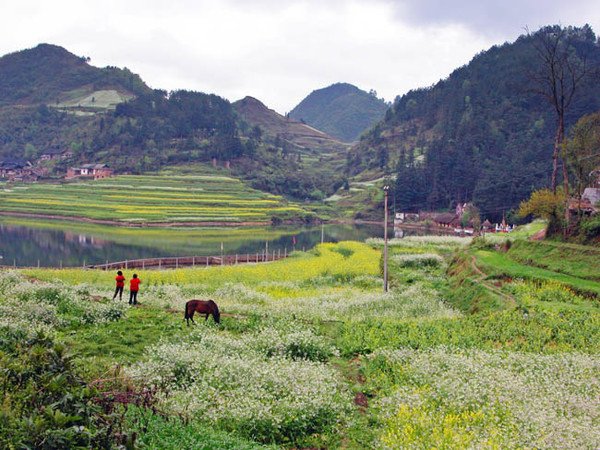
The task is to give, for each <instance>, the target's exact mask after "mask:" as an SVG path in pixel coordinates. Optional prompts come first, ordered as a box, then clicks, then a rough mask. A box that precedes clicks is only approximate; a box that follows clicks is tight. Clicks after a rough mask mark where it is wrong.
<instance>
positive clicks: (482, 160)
mask: <svg viewBox="0 0 600 450" xmlns="http://www.w3.org/2000/svg"><path fill="white" fill-rule="evenodd" d="M558 30H560V28H559V27H546V28H543V29H541V30H540V31H538V32H537V33H536V34H533V35H524V36H521V37H520V38H519V39H517V40H516V41H515V42H512V43H505V44H503V45H498V46H494V47H492V48H490V49H489V50H487V51H484V52H482V53H480V54H478V55H476V56H475V57H474V58H473V60H472V61H471V62H470V63H469V64H467V65H465V66H463V67H461V68H459V69H457V70H455V71H454V72H453V73H452V74H451V75H450V76H449V77H448V78H447V79H445V80H441V81H439V82H438V83H436V84H435V85H434V86H432V87H429V88H423V89H418V90H414V91H411V92H409V93H407V94H406V95H403V96H402V97H399V98H398V99H397V100H396V102H395V103H394V105H393V107H392V108H391V109H390V110H388V112H387V113H386V115H385V118H384V120H382V121H381V122H380V123H378V124H377V125H376V126H375V127H374V128H373V129H372V130H371V131H370V132H369V133H368V134H367V135H366V136H365V137H364V138H363V139H362V140H361V141H360V143H359V144H358V145H356V146H355V147H354V148H353V150H352V156H351V157H350V158H349V159H348V165H347V170H348V172H349V174H356V173H360V172H361V171H363V170H366V169H371V170H375V169H377V170H379V171H380V172H381V173H383V172H385V171H388V172H393V173H396V174H397V175H398V176H397V179H398V184H397V186H396V190H397V193H398V195H396V200H397V205H396V206H397V208H400V209H403V210H418V209H421V208H434V209H435V208H448V207H452V205H454V204H456V202H465V201H471V200H473V201H475V203H476V204H477V205H478V206H479V208H480V209H481V211H482V212H483V213H484V215H486V216H487V217H496V218H498V217H500V218H501V216H502V211H504V210H509V209H510V208H512V207H515V206H517V205H518V204H519V202H520V201H521V200H522V199H524V198H526V197H527V196H528V195H529V194H530V192H531V191H532V190H533V189H536V188H539V187H541V186H548V185H549V179H550V175H551V168H552V160H551V155H552V151H553V142H554V136H555V133H556V118H555V113H554V110H553V108H552V106H551V105H550V103H548V102H547V101H546V99H545V98H543V96H541V95H539V94H538V93H536V92H534V90H535V89H536V88H539V86H538V85H536V84H535V82H534V81H533V78H532V74H533V73H536V71H539V70H540V65H541V63H540V59H539V56H538V54H537V52H536V50H535V47H534V45H535V43H536V39H537V38H538V37H540V34H543V33H547V34H551V33H555V32H557V31H558ZM564 31H565V42H564V45H567V44H568V45H569V46H570V51H571V55H570V58H571V62H572V64H573V65H582V64H583V62H584V59H585V61H586V64H587V65H588V67H590V68H594V66H595V67H596V68H597V67H598V65H599V64H600V45H599V43H598V41H597V40H596V36H595V35H594V33H593V32H592V30H591V28H590V27H589V26H585V27H583V28H566V29H564ZM599 87H600V84H599V82H598V78H597V77H596V78H594V77H591V76H590V77H588V78H586V79H585V80H584V81H583V82H582V84H581V85H580V86H579V89H578V91H577V92H576V96H575V97H574V99H573V102H572V104H571V106H570V108H569V110H568V111H567V115H566V127H567V132H568V129H569V127H570V126H572V125H573V124H574V123H575V122H576V121H577V119H578V118H580V117H581V116H583V115H585V114H588V113H591V112H594V111H597V110H600V89H599Z"/></svg>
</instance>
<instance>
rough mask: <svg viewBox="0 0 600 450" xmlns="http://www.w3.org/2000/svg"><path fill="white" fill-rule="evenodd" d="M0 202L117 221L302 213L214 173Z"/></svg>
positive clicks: (40, 188)
mask: <svg viewBox="0 0 600 450" xmlns="http://www.w3.org/2000/svg"><path fill="white" fill-rule="evenodd" d="M0 203H1V204H2V208H1V210H2V211H4V212H17V213H34V214H46V215H52V216H61V217H65V218H68V217H83V218H88V219H98V220H112V221H117V222H123V223H151V222H194V223H203V222H224V223H240V222H268V223H270V222H271V218H272V217H273V216H277V217H279V218H292V217H302V216H303V215H304V214H305V211H304V210H303V209H302V208H301V207H300V206H298V205H296V204H293V203H288V202H287V201H286V200H285V199H283V198H282V197H279V196H275V195H270V194H266V193H264V192H260V191H257V190H254V189H251V188H249V187H248V186H246V185H245V184H244V183H243V182H242V181H240V180H239V179H237V178H230V177H226V176H218V175H196V176H193V175H185V176H176V175H172V176H168V177H167V176H161V175H155V176H152V175H144V176H136V175H123V176H118V177H114V178H108V179H104V180H97V181H88V182H83V181H82V182H71V183H63V184H42V183H36V184H23V185H15V186H11V187H7V186H4V187H3V189H1V190H0Z"/></svg>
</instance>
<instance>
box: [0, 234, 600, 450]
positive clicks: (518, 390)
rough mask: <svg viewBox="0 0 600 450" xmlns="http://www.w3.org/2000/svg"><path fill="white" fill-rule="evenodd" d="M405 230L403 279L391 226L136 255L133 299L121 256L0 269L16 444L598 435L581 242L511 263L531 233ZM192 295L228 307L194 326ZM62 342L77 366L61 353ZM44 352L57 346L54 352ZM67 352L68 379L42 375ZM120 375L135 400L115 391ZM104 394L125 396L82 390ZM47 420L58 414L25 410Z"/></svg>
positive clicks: (437, 444)
mask: <svg viewBox="0 0 600 450" xmlns="http://www.w3.org/2000/svg"><path fill="white" fill-rule="evenodd" d="M390 244H391V245H390V252H389V264H390V266H389V269H390V287H391V289H390V291H389V292H388V293H384V292H383V289H382V279H381V245H382V242H381V240H378V239H373V240H369V241H368V243H366V244H363V243H357V242H342V243H339V244H323V245H320V246H318V247H317V248H315V249H314V250H312V251H311V252H308V253H303V252H298V253H295V254H294V256H292V257H291V258H288V259H287V260H283V261H277V262H274V263H268V264H262V265H248V266H238V267H211V268H206V269H205V268H202V269H200V268H196V269H182V270H169V271H148V272H140V273H139V274H140V277H141V279H142V290H141V293H140V298H139V300H140V302H141V305H140V306H138V307H135V308H128V307H126V305H125V302H124V301H123V302H119V301H111V300H110V299H109V298H110V296H111V294H112V289H113V286H112V284H113V275H114V274H112V273H105V272H99V271H98V272H93V271H85V270H79V269H78V270H75V269H71V270H21V271H10V272H2V273H0V312H1V314H0V364H1V365H3V366H6V368H7V369H8V370H4V371H1V372H0V386H4V387H3V389H4V392H13V394H12V395H10V396H8V397H7V399H6V400H5V401H4V404H3V406H2V408H1V409H0V415H3V416H2V417H3V418H6V419H7V420H6V421H5V422H2V421H0V424H2V423H6V424H8V425H0V446H4V447H8V446H10V445H15V446H18V445H24V443H26V444H27V445H29V446H33V447H35V446H36V442H40V441H41V440H42V439H49V438H48V436H49V434H48V431H47V430H52V434H51V436H52V438H53V439H58V438H57V436H58V437H60V438H61V439H63V440H64V442H69V443H73V442H76V443H78V444H79V445H81V446H83V447H91V446H94V445H98V444H97V443H98V442H102V439H105V442H109V441H110V442H118V443H121V444H122V445H127V443H129V444H131V445H133V443H132V440H133V439H134V436H135V445H137V446H138V447H139V448H173V449H175V448H177V449H192V448H207V449H215V448H223V449H226V448H240V449H245V448H248V449H250V448H252V449H254V448H347V449H365V448H390V449H397V448H446V449H463V448H573V449H575V448H577V449H578V448H597V447H598V446H600V432H599V431H598V430H599V429H600V428H599V427H598V415H597V411H598V409H599V408H598V407H599V406H600V405H599V403H598V399H599V398H600V383H599V379H600V377H599V375H600V306H599V304H598V301H597V295H595V294H594V292H593V291H594V289H592V288H593V286H594V283H596V284H595V285H597V284H598V283H597V282H596V281H595V280H594V276H593V273H592V274H591V275H589V276H587V278H586V277H585V276H584V277H581V278H580V277H577V274H576V273H575V272H576V270H573V271H571V270H570V269H569V267H568V263H566V262H565V261H567V260H568V258H566V257H565V252H567V253H568V252H569V250H568V248H569V247H567V246H565V247H560V245H559V247H560V248H559V250H560V253H557V254H554V253H552V252H551V253H550V254H546V256H545V258H546V259H545V262H544V264H545V266H546V268H544V269H542V268H540V267H534V266H528V265H526V264H523V263H522V265H523V266H524V267H530V268H531V273H529V274H528V275H529V276H528V277H527V278H518V277H516V276H514V277H510V278H509V277H507V275H506V274H505V273H504V272H506V271H507V270H509V269H510V268H511V267H512V266H511V264H506V265H502V264H500V263H502V262H503V260H502V259H498V258H506V260H509V261H512V262H514V261H513V260H512V259H510V258H513V257H514V258H515V259H516V258H521V257H522V256H523V254H524V252H526V251H527V247H526V246H527V245H528V243H526V242H525V243H520V242H519V243H514V244H513V247H514V249H515V250H514V251H515V254H514V255H513V256H511V251H512V250H511V251H509V252H508V253H500V252H496V251H495V250H494V249H493V244H492V245H491V246H490V244H489V243H488V244H481V243H480V242H478V241H474V242H473V243H471V242H470V241H469V240H466V239H461V238H454V237H436V238H423V237H414V238H413V237H411V238H406V239H402V240H392V241H391V242H390ZM531 245H532V252H537V251H541V250H539V249H537V247H535V246H536V245H537V244H535V243H533V244H531ZM551 245H558V244H551ZM571 250H573V251H577V252H579V253H581V254H583V253H585V252H584V250H586V248H578V249H571ZM588 256H589V258H591V259H590V260H588V263H589V264H591V263H593V262H594V261H595V260H594V253H593V252H591V253H590V254H589V255H588ZM486 258H488V259H486ZM577 258H578V257H576V256H573V261H576V260H577ZM496 263H498V264H499V266H498V267H496V266H495V264H496ZM492 268H495V270H496V271H495V272H494V271H491V270H490V269H492ZM553 268H554V269H556V270H560V272H553ZM534 269H535V270H534ZM488 270H489V273H488V272H486V271H488ZM519 270H521V269H519ZM541 270H544V271H550V272H552V273H555V274H557V275H556V276H557V277H558V275H565V276H566V272H569V271H570V272H572V273H571V274H569V275H568V276H569V277H571V278H577V279H578V280H579V281H581V282H583V281H585V282H589V283H592V284H591V285H590V286H592V288H589V287H588V288H587V290H586V292H585V295H583V294H582V293H581V292H580V291H579V290H578V289H572V288H571V287H570V284H569V283H565V282H564V280H561V279H559V278H557V277H554V278H551V279H549V278H547V277H545V276H542V275H544V274H545V272H537V271H541ZM563 272H565V273H563ZM500 274H501V275H502V276H500ZM126 275H130V274H126ZM569 280H570V279H569ZM473 286H477V287H478V289H479V290H478V291H476V292H475V291H473V292H471V289H472V287H473ZM484 294H485V295H487V296H488V297H489V298H487V299H486V300H485V301H479V300H478V299H479V298H480V297H481V296H482V295H484ZM465 296H466V297H465ZM190 298H212V299H214V300H215V301H216V302H217V303H218V305H219V307H220V309H221V312H222V315H221V319H222V320H221V324H220V325H216V324H214V323H213V322H212V319H211V320H209V321H208V322H207V323H204V320H203V318H198V319H199V322H200V323H198V325H196V326H193V327H187V326H185V321H183V313H182V311H183V305H184V303H185V301H186V300H187V299H190ZM464 298H468V299H469V302H472V303H477V302H478V301H479V302H478V303H477V304H478V305H479V309H478V310H477V311H476V312H471V311H470V309H471V308H470V306H471V305H469V304H467V303H468V302H466V301H465V300H464ZM40 332H41V333H43V336H48V338H47V341H40V337H39V336H40V335H39V334H36V333H40ZM36 336H37V337H36ZM48 340H49V341H48ZM24 342H27V343H28V344H27V345H24V344H23V343H24ZM52 343H54V344H52ZM53 346H54V347H53ZM56 346H58V350H57V349H56ZM60 349H68V354H73V355H75V357H74V359H72V360H70V361H71V363H70V364H69V363H64V364H62V365H61V364H56V361H63V359H64V358H65V357H66V356H65V357H63V356H61V355H62V353H60V352H61V351H62V352H64V350H60ZM57 352H58V353H57ZM45 358H47V359H49V360H51V361H54V362H53V364H50V363H48V364H47V365H45V366H43V370H40V367H39V366H40V365H43V364H44V361H45V360H46V359H45ZM61 358H62V359H61ZM56 367H59V368H60V373H59V374H58V375H56V377H58V378H56V377H47V376H45V375H43V374H45V373H48V372H51V373H54V372H56V371H57V370H58V369H56ZM34 369H36V370H34ZM32 373H41V374H42V375H40V376H32V375H30V374H32ZM66 374H67V375H68V376H67V375H66ZM25 379H26V380H28V381H27V382H26V385H27V388H25V385H21V384H19V383H20V381H19V380H25ZM58 380H60V381H58ZM65 380H80V383H81V384H78V383H73V382H71V383H68V382H67V381H65ZM40 386H43V387H44V389H45V390H44V392H45V391H47V390H49V391H51V392H54V391H52V389H50V387H51V386H58V387H55V390H56V391H57V392H62V394H63V397H64V398H63V397H60V398H63V400H62V403H61V401H60V398H58V399H56V398H52V399H48V400H47V401H46V403H45V405H48V404H52V405H53V406H52V408H53V409H52V411H53V413H52V415H51V416H49V414H48V407H47V406H46V407H43V405H41V404H40V400H39V399H38V398H37V397H35V396H34V395H33V394H32V393H34V392H38V391H39V389H40ZM81 386H84V387H85V389H87V391H85V390H83V391H82V387H81ZM36 388H37V390H36ZM67 391H68V392H71V393H72V394H71V395H69V396H68V398H67V397H65V392H67ZM15 393H16V394H15ZM124 393H127V395H126V398H127V399H129V400H128V401H127V402H126V403H128V407H127V408H125V407H124V406H122V403H118V402H117V403H115V402H114V399H122V398H123V396H124V395H125V394H124ZM57 395H58V394H57ZM86 395H88V397H86ZM98 398H109V399H112V400H110V401H109V402H108V405H111V406H110V408H109V409H108V410H107V409H106V406H105V405H106V404H105V403H102V402H100V405H101V407H100V406H98V407H94V408H95V409H94V408H92V407H89V406H85V407H83V406H82V404H83V405H90V404H92V405H93V404H95V403H94V402H97V401H98V400H97V399H98ZM131 398H133V400H131ZM81 399H84V400H85V399H89V400H86V401H87V403H86V402H83V400H81ZM93 399H96V400H95V401H94V400H93ZM36 402H37V403H36ZM120 405H121V406H120ZM76 407H77V408H79V409H78V410H79V411H82V412H81V413H80V414H79V415H75V414H71V411H73V410H75V409H76ZM44 408H46V409H44ZM90 408H91V409H90ZM61 414H62V415H61ZM70 414H71V415H70ZM35 420H37V421H38V423H42V424H43V426H38V427H37V428H36V429H31V428H28V425H27V424H28V423H32V421H35ZM107 424H112V428H110V430H116V429H118V430H120V431H119V432H118V433H114V432H113V431H107V430H108V426H107ZM3 426H4V428H2V427H3ZM74 427H75V428H76V427H82V428H77V429H78V430H84V431H81V432H80V433H75V432H73V431H69V430H73V429H74ZM15 430H18V431H20V433H19V432H15ZM23 430H25V431H28V432H23ZM45 430H46V431H45ZM11 432H12V434H11ZM69 433H70V434H69ZM111 433H112V434H111Z"/></svg>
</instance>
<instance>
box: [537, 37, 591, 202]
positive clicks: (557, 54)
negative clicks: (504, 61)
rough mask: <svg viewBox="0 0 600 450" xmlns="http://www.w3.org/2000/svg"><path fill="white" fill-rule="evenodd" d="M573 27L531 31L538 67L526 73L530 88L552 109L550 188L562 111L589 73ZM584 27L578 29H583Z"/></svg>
mask: <svg viewBox="0 0 600 450" xmlns="http://www.w3.org/2000/svg"><path fill="white" fill-rule="evenodd" d="M576 31H577V30H574V29H571V28H562V27H560V26H549V27H544V28H542V29H540V30H539V31H538V32H536V33H534V34H531V33H529V32H528V34H529V35H530V36H532V37H533V43H534V44H533V45H534V48H535V51H536V53H537V55H538V58H539V67H538V69H537V70H536V71H534V72H533V73H531V74H530V78H531V79H532V80H533V82H534V87H533V90H534V92H536V93H538V94H540V95H541V96H543V97H544V98H545V99H546V100H547V101H548V102H549V103H550V104H551V105H552V107H553V109H554V111H555V113H556V133H555V136H554V151H553V152H552V179H551V188H552V191H553V192H556V184H557V181H556V180H557V175H558V160H559V157H560V151H561V149H562V146H563V141H564V139H565V115H566V112H567V111H568V109H569V107H570V106H571V103H572V102H573V98H574V97H575V94H576V92H577V90H578V88H579V86H580V84H581V83H582V81H583V80H584V79H585V78H586V76H588V74H589V73H590V68H589V65H588V62H587V55H585V54H577V52H576V50H575V47H574V46H573V42H572V41H573V38H574V35H575V32H576ZM586 31H587V30H586V29H585V28H584V29H582V32H586ZM562 172H563V173H562V174H563V185H564V190H565V195H566V196H567V197H568V194H569V178H568V173H567V166H566V164H564V162H563V164H562Z"/></svg>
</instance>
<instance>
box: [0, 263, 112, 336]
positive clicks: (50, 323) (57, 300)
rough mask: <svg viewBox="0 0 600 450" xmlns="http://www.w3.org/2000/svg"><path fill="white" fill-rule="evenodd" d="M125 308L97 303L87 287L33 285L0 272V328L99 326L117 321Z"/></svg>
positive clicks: (48, 283) (37, 283)
mask: <svg viewBox="0 0 600 450" xmlns="http://www.w3.org/2000/svg"><path fill="white" fill-rule="evenodd" d="M123 313H124V305H122V304H119V303H116V302H101V301H96V300H94V299H93V298H92V296H91V294H90V288H89V286H86V285H79V286H77V287H69V286H66V285H64V284H62V283H61V282H58V281H57V282H33V281H29V280H26V279H24V278H23V277H22V276H20V275H18V274H17V273H15V272H0V317H1V319H0V324H1V325H4V326H8V327H13V328H20V329H27V330H28V331H38V330H41V331H45V332H50V331H52V330H53V329H55V328H56V327H60V326H68V325H75V324H92V323H102V322H107V321H111V320H117V319H119V318H120V317H121V316H122V315H123Z"/></svg>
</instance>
